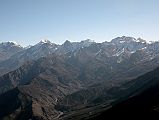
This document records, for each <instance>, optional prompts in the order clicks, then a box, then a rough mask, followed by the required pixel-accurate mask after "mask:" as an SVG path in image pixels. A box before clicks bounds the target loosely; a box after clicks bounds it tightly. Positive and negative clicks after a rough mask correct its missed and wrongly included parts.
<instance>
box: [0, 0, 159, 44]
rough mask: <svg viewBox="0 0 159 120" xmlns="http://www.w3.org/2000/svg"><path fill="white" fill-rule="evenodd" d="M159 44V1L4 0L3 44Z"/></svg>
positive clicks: (0, 10) (0, 4) (0, 16)
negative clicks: (124, 40)
mask: <svg viewBox="0 0 159 120" xmlns="http://www.w3.org/2000/svg"><path fill="white" fill-rule="evenodd" d="M123 35H125V36H133V37H141V38H144V39H147V40H159V0H0V42H2V41H16V42H17V43H19V44H22V45H25V46H26V45H28V44H35V43H37V42H39V41H40V40H41V39H49V40H50V41H52V42H54V43H59V44H61V43H63V42H64V41H65V40H66V39H68V40H70V41H81V40H84V39H87V38H89V39H93V40H95V41H96V42H101V41H109V40H111V39H112V38H114V37H117V36H123Z"/></svg>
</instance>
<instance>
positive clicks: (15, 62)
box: [0, 36, 159, 120]
mask: <svg viewBox="0 0 159 120" xmlns="http://www.w3.org/2000/svg"><path fill="white" fill-rule="evenodd" d="M5 44H11V43H10V42H8V43H5ZM3 45H4V43H1V44H0V46H3ZM12 46H14V47H12ZM5 47H6V46H4V47H3V49H6V48H7V49H8V54H7V53H3V52H4V50H1V49H0V54H5V55H6V56H7V57H3V58H2V59H1V61H0V75H1V76H0V118H1V119H4V120H29V119H32V120H53V119H63V120H67V119H69V120H70V119H72V120H75V119H76V120H78V119H93V118H94V117H96V116H98V115H99V114H100V113H102V112H103V111H106V110H108V109H109V108H111V107H112V106H114V105H116V104H118V103H120V102H122V101H125V100H127V99H128V98H130V97H132V96H136V95H139V94H141V95H142V92H143V93H144V91H146V90H147V89H148V90H149V88H151V86H155V85H158V69H155V68H157V67H158V66H159V42H157V41H156V42H152V43H147V42H146V41H145V40H143V39H141V38H138V39H135V38H133V37H125V36H122V37H117V38H115V39H113V40H111V41H110V42H103V43H96V42H94V41H92V40H89V39H88V40H84V41H81V42H70V41H68V40H66V41H65V42H64V43H63V44H62V45H57V44H54V43H51V42H50V41H48V40H43V41H40V42H39V43H37V44H36V45H34V46H31V47H28V48H23V47H21V46H20V45H15V44H13V43H12V44H11V46H9V48H8V46H7V47H6V48H5ZM0 48H1V47H0ZM11 49H14V50H11ZM9 52H11V53H9ZM154 69H155V70H154ZM152 70H154V71H152ZM150 71H152V72H150ZM148 72H149V73H148ZM135 99H136V98H135ZM145 103H146V101H145ZM4 108H5V109H4ZM108 111H109V110H108ZM88 113H89V114H88Z"/></svg>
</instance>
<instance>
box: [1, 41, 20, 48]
mask: <svg viewBox="0 0 159 120" xmlns="http://www.w3.org/2000/svg"><path fill="white" fill-rule="evenodd" d="M2 45H4V46H17V47H22V46H20V45H19V44H18V43H16V42H15V41H8V42H2Z"/></svg>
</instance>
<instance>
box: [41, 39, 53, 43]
mask: <svg viewBox="0 0 159 120" xmlns="http://www.w3.org/2000/svg"><path fill="white" fill-rule="evenodd" d="M40 43H51V42H50V41H49V40H48V39H42V40H41V41H40Z"/></svg>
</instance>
